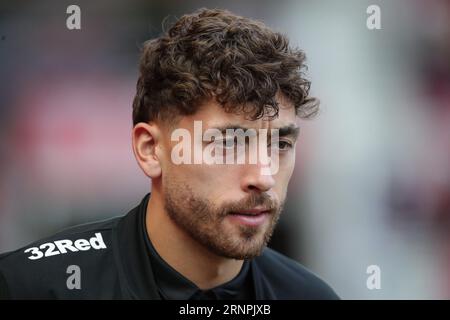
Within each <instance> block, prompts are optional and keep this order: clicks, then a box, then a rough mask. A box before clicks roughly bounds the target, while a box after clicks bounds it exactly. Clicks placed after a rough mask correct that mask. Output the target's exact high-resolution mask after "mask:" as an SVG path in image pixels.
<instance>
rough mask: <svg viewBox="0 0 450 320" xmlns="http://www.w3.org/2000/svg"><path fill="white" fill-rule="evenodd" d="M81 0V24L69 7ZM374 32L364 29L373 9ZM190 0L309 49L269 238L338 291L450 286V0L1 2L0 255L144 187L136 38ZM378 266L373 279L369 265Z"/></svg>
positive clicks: (423, 290)
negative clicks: (316, 103) (292, 144)
mask: <svg viewBox="0 0 450 320" xmlns="http://www.w3.org/2000/svg"><path fill="white" fill-rule="evenodd" d="M71 4H77V5H78V6H80V8H81V30H68V29H67V28H66V19H67V18H68V16H69V14H67V13H66V9H67V7H68V6H69V5H71ZM372 4H375V5H378V6H379V7H380V9H381V29H380V30H369V29H368V28H367V26H366V20H367V18H368V16H369V14H367V13H366V9H367V7H368V6H369V5H372ZM200 7H208V8H225V9H229V10H231V11H233V12H235V13H237V14H241V15H244V16H248V17H251V18H255V19H259V20H262V21H264V22H265V23H266V24H267V25H269V26H271V27H273V28H274V29H277V30H279V31H282V32H283V33H285V34H287V35H288V36H289V37H290V39H291V43H292V45H294V46H298V47H300V48H302V49H303V50H304V51H305V52H306V54H307V59H308V61H307V64H308V67H309V69H308V77H309V78H310V79H311V80H312V91H311V92H312V94H313V95H315V96H317V97H319V98H320V99H321V102H322V103H321V112H320V114H319V116H318V117H317V118H315V119H314V120H309V121H301V122H300V126H301V128H302V129H301V134H300V140H299V143H298V150H297V164H296V169H295V172H294V176H293V178H292V180H291V183H290V189H289V193H288V194H289V196H288V200H287V204H286V209H285V211H284V213H283V215H282V218H281V221H280V224H279V227H278V229H277V231H276V234H275V235H274V237H273V240H272V242H271V244H270V246H272V247H274V248H276V249H278V250H280V251H282V252H283V253H285V254H286V255H288V256H290V257H292V258H294V259H296V260H298V261H300V262H301V263H302V264H304V265H306V266H307V267H308V268H310V269H312V270H313V271H314V272H315V273H317V274H318V275H319V276H321V277H322V278H323V279H325V280H326V281H327V282H328V283H329V284H330V285H331V286H332V287H333V288H334V289H335V290H336V292H337V293H338V294H339V295H340V296H341V297H342V298H344V299H449V298H450V1H444V0H413V1H411V0H395V1H392V0H391V1H378V0H373V1H365V0H347V1H331V0H320V1H317V0H316V1H313V0H310V1H299V0H291V1H281V0H279V1H268V0H266V1H261V0H258V1H256V0H255V1H230V0H226V1H225V0H212V1H186V0H184V1H181V0H180V1H176V0H164V1H156V0H152V1H138V0H127V1H125V0H123V1H112V0H107V1H106V0H96V1H81V0H77V1H64V0H61V1H44V0H39V1H9V0H7V1H5V0H2V1H1V2H0V252H4V251H9V250H13V249H16V248H19V247H21V246H25V245H26V244H27V243H29V242H31V241H34V240H36V239H39V238H42V237H45V236H48V235H50V234H52V233H54V232H56V231H58V230H60V229H63V228H65V227H68V226H71V225H74V224H79V223H85V222H90V221H94V220H98V219H103V218H109V217H114V216H118V215H122V214H125V213H126V212H128V211H129V210H130V209H131V208H133V207H134V206H136V205H137V204H138V203H139V201H140V200H141V199H142V197H143V196H144V195H145V194H146V193H147V192H148V191H149V188H150V184H149V181H148V180H147V178H146V177H145V176H144V175H143V174H142V173H141V171H140V169H139V168H138V166H137V164H136V162H135V160H134V157H133V154H132V150H131V128H132V122H131V110H132V109H131V104H132V99H133V97H134V94H135V85H136V80H137V76H138V59H139V48H140V45H141V44H142V42H144V41H145V40H147V39H150V38H153V37H156V36H158V35H159V34H160V32H161V30H162V21H163V20H164V18H165V17H167V16H169V21H174V20H175V18H176V17H180V16H181V15H183V14H184V13H190V12H192V11H194V10H195V9H198V8H200ZM370 265H377V266H379V267H380V270H381V289H379V290H369V289H368V288H367V286H366V280H367V278H368V276H369V275H368V274H367V273H366V269H367V267H368V266H370Z"/></svg>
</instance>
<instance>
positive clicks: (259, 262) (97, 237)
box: [0, 194, 339, 300]
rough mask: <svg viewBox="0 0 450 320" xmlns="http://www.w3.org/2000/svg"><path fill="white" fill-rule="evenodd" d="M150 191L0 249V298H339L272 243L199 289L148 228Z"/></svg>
mask: <svg viewBox="0 0 450 320" xmlns="http://www.w3.org/2000/svg"><path fill="white" fill-rule="evenodd" d="M148 200H149V194H147V195H146V196H145V198H144V199H143V200H142V202H141V203H140V204H139V205H138V206H137V207H136V208H134V209H132V210H131V211H130V212H129V213H128V214H126V215H125V216H122V217H118V218H113V219H110V220H106V221H100V222H96V223H91V224H85V225H81V226H77V227H73V228H70V229H67V230H64V231H62V232H59V233H57V234H55V235H53V236H51V237H48V238H46V239H43V240H39V241H37V242H34V243H32V244H30V245H28V246H26V247H24V248H22V249H19V250H16V251H12V252H8V253H4V254H1V255H0V299H180V300H185V299H186V300H187V299H192V300H202V299H226V300H241V299H258V300H261V299H269V300H271V299H339V298H338V296H337V295H336V293H335V292H334V291H333V290H332V289H331V288H330V287H329V286H328V285H327V284H326V283H325V282H323V281H322V280H321V279H319V278H318V277H317V276H316V275H314V274H313V273H311V272H310V271H308V270H307V269H306V268H304V267H303V266H302V265H300V264H299V263H297V262H296V261H294V260H292V259H290V258H288V257H286V256H284V255H282V254H280V253H278V252H276V251H274V250H272V249H270V248H264V250H263V252H262V254H261V255H260V256H258V257H255V258H254V259H251V260H245V261H244V264H243V266H242V268H241V271H240V272H239V274H238V275H237V276H236V277H234V278H233V279H231V280H230V281H228V282H226V283H224V284H222V285H220V286H217V287H215V288H212V289H209V290H201V289H199V288H198V287H197V286H196V285H195V284H194V283H192V282H191V281H189V280H188V279H186V278H185V277H184V276H183V275H181V274H180V273H178V272H177V271H176V270H175V269H173V268H172V267H170V266H169V265H168V264H167V263H166V262H165V261H164V260H163V259H162V258H161V257H160V256H159V254H158V253H157V252H156V250H155V248H154V247H153V245H152V244H151V242H150V240H149V238H148V236H147V231H146V227H145V215H146V209H147V203H148Z"/></svg>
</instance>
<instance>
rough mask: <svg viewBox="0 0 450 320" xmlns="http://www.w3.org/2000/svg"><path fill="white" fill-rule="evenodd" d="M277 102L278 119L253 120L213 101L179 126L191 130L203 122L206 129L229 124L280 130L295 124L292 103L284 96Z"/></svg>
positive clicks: (278, 97)
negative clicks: (228, 110) (226, 109)
mask: <svg viewBox="0 0 450 320" xmlns="http://www.w3.org/2000/svg"><path fill="white" fill-rule="evenodd" d="M277 101H278V105H279V112H278V117H276V118H274V119H266V118H261V119H256V120H251V119H248V116H246V115H245V114H236V113H230V112H225V111H224V109H223V108H222V106H221V105H220V104H219V103H217V102H216V101H214V100H211V101H208V102H206V103H204V104H203V105H202V106H201V107H200V108H199V110H198V111H197V112H196V113H195V114H194V115H191V116H186V117H183V118H182V119H181V120H180V122H179V126H180V127H185V128H190V127H192V126H193V122H194V121H202V124H203V128H204V129H206V128H212V127H220V126H223V125H224V124H229V123H232V124H239V125H240V126H242V127H246V128H255V129H258V128H279V127H283V126H287V125H292V124H295V123H296V122H297V117H296V114H295V107H294V105H293V104H292V102H290V101H289V100H288V99H285V98H283V97H282V96H277Z"/></svg>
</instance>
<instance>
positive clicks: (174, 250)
mask: <svg viewBox="0 0 450 320" xmlns="http://www.w3.org/2000/svg"><path fill="white" fill-rule="evenodd" d="M155 187H156V188H155ZM159 189H160V188H158V187H157V186H155V185H153V186H152V193H151V196H150V200H149V202H148V206H147V215H146V227H147V235H148V237H149V238H150V241H151V242H152V244H153V246H154V247H155V249H156V251H157V252H158V254H159V255H160V256H161V258H163V259H164V261H166V262H167V263H168V264H169V265H170V266H171V267H172V268H174V269H175V270H176V271H177V272H179V273H180V274H182V275H183V276H184V277H185V278H187V279H189V280H190V281H192V282H193V283H195V284H196V285H197V286H198V287H199V288H200V289H203V290H206V289H210V288H213V287H215V286H218V285H221V284H223V283H225V282H227V281H230V280H231V279H233V278H234V277H235V276H236V275H237V274H238V273H239V271H240V270H241V267H242V264H243V262H244V261H243V260H235V259H229V258H224V257H220V256H218V255H216V254H214V253H212V252H210V251H209V250H208V249H207V248H205V247H204V246H203V245H201V244H200V243H198V242H197V241H196V240H194V239H193V238H192V237H190V236H189V235H188V234H187V233H186V232H185V231H184V230H182V229H181V228H180V227H179V226H178V225H176V224H175V223H174V222H173V221H172V219H170V217H169V216H168V214H167V212H166V211H165V209H164V202H163V198H162V194H161V193H160V190H159Z"/></svg>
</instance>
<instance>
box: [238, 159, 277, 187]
mask: <svg viewBox="0 0 450 320" xmlns="http://www.w3.org/2000/svg"><path fill="white" fill-rule="evenodd" d="M245 167H246V168H245V173H244V174H243V177H242V180H241V188H242V190H243V191H245V192H267V191H269V190H270V189H272V188H273V187H274V185H275V179H274V178H273V175H271V174H264V172H263V169H265V168H266V169H267V167H268V165H264V164H262V163H260V162H259V163H258V164H252V165H246V166H245Z"/></svg>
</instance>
